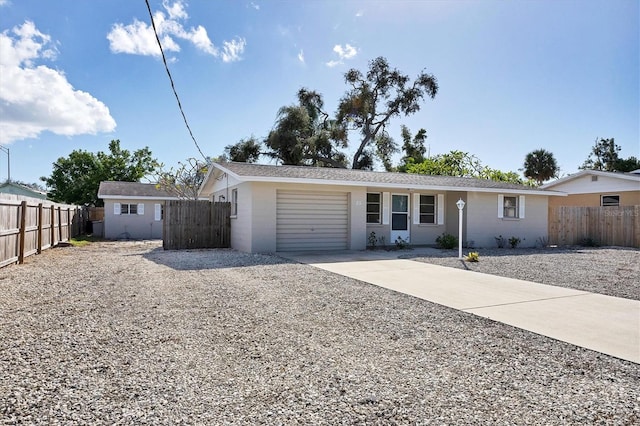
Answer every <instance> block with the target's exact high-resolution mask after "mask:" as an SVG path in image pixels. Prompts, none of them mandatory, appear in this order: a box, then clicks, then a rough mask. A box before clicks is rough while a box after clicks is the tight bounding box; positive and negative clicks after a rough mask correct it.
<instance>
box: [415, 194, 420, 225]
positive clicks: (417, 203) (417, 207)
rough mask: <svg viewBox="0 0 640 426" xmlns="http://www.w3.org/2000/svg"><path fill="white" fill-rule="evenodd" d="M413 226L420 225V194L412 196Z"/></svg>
mask: <svg viewBox="0 0 640 426" xmlns="http://www.w3.org/2000/svg"><path fill="white" fill-rule="evenodd" d="M413 224H414V225H419V224H420V194H413Z"/></svg>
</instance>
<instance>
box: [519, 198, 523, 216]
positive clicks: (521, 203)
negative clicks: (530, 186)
mask: <svg viewBox="0 0 640 426" xmlns="http://www.w3.org/2000/svg"><path fill="white" fill-rule="evenodd" d="M518 210H519V211H518V217H519V218H520V219H524V195H521V196H520V201H519V202H518Z"/></svg>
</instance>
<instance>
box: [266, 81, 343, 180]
mask: <svg viewBox="0 0 640 426" xmlns="http://www.w3.org/2000/svg"><path fill="white" fill-rule="evenodd" d="M323 108H324V102H323V100H322V96H321V95H320V94H318V93H316V92H314V91H309V90H307V89H304V88H303V89H300V90H299V91H298V105H290V106H284V107H282V108H280V111H278V117H277V120H276V124H275V127H274V129H273V130H272V131H271V132H270V133H269V136H267V138H266V140H265V145H266V146H267V148H268V149H269V151H267V152H265V154H266V155H268V156H270V157H271V158H274V159H278V160H280V161H281V162H282V164H288V165H297V166H303V165H304V166H321V167H345V166H346V161H347V159H346V155H345V154H344V153H342V152H340V151H339V149H340V148H345V147H346V145H347V131H346V128H345V127H344V126H343V125H342V124H340V123H338V122H336V121H335V120H330V119H329V115H328V114H327V113H325V112H324V111H323Z"/></svg>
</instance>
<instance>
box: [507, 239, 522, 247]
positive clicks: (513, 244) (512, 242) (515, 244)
mask: <svg viewBox="0 0 640 426" xmlns="http://www.w3.org/2000/svg"><path fill="white" fill-rule="evenodd" d="M518 244H520V238H518V237H511V238H509V245H510V246H511V248H516V247H518Z"/></svg>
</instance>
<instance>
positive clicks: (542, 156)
mask: <svg viewBox="0 0 640 426" xmlns="http://www.w3.org/2000/svg"><path fill="white" fill-rule="evenodd" d="M559 172H560V167H558V163H557V162H556V159H555V157H554V156H553V154H552V153H551V152H550V151H547V150H546V149H536V150H535V151H531V152H530V153H528V154H527V156H526V157H525V159H524V169H523V173H524V175H525V177H527V178H529V179H533V180H534V181H536V182H537V183H538V185H542V183H543V182H544V181H546V180H549V179H551V178H554V177H558V173H559Z"/></svg>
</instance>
